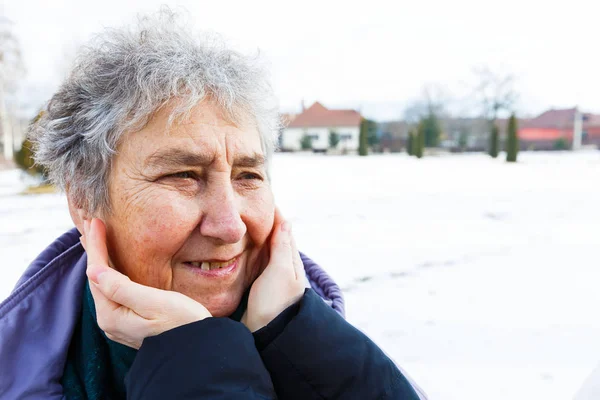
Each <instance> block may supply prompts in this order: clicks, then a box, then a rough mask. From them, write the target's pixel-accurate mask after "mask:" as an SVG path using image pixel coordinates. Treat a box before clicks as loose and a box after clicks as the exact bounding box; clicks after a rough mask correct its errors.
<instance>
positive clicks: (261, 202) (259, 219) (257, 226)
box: [242, 188, 275, 247]
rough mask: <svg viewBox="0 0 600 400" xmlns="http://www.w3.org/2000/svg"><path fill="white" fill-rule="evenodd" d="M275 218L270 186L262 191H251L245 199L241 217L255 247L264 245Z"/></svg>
mask: <svg viewBox="0 0 600 400" xmlns="http://www.w3.org/2000/svg"><path fill="white" fill-rule="evenodd" d="M274 218H275V203H274V200H273V193H272V192H271V190H270V188H269V189H268V190H267V189H265V190H264V191H262V193H258V192H257V193H253V195H252V196H250V197H249V198H248V199H247V201H246V207H245V209H244V210H243V212H242V219H244V222H245V224H246V227H247V228H248V234H249V236H250V240H251V241H252V243H253V244H254V246H256V247H262V246H264V244H265V242H266V241H267V239H268V237H269V235H270V233H271V229H272V228H273V219H274Z"/></svg>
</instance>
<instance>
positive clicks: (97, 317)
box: [0, 12, 420, 399]
mask: <svg viewBox="0 0 600 400" xmlns="http://www.w3.org/2000/svg"><path fill="white" fill-rule="evenodd" d="M275 104H276V103H275V101H274V99H273V94H272V91H271V87H270V85H269V83H268V80H267V78H266V74H265V72H264V70H263V69H262V67H261V66H260V65H259V64H258V63H257V59H256V58H253V57H245V56H243V55H241V54H239V53H237V52H235V51H233V50H231V49H229V48H227V47H226V46H225V45H224V44H223V43H222V42H221V41H220V40H219V39H218V38H215V37H212V36H203V37H200V38H197V37H194V36H192V35H191V34H188V33H187V31H186V30H185V29H184V28H183V27H181V26H179V25H178V24H177V23H176V20H175V19H174V17H173V16H172V15H170V14H169V13H168V12H167V13H165V12H163V13H162V14H161V15H160V16H159V17H158V18H146V19H141V20H140V22H139V24H138V25H137V27H136V28H135V29H121V30H108V31H106V32H105V33H103V34H102V35H100V36H98V37H96V38H95V39H94V41H92V43H91V44H90V45H89V46H88V47H86V48H85V49H84V50H83V51H82V53H81V54H80V56H79V58H78V60H77V63H76V65H75V67H74V69H73V71H72V73H71V74H70V76H69V77H68V79H67V80H66V82H64V83H63V85H62V86H61V87H60V89H59V90H58V92H57V93H56V94H55V95H54V97H53V98H52V99H51V101H50V102H49V104H48V106H47V110H46V111H45V112H44V114H43V117H42V118H41V119H40V120H39V122H38V123H37V124H36V125H35V126H34V127H33V130H32V137H33V139H34V140H35V143H36V152H37V155H36V156H37V162H38V163H39V164H41V165H43V166H45V167H46V168H47V170H48V172H49V174H50V176H51V178H52V179H53V181H54V182H55V183H56V184H57V185H58V186H59V187H61V188H63V189H64V190H65V192H66V194H67V199H68V205H69V210H70V214H71V217H72V219H73V222H74V224H75V226H76V228H74V229H73V230H71V231H69V232H66V233H65V234H64V235H62V236H61V237H60V238H58V239H57V240H56V241H55V242H54V243H52V244H51V245H50V246H49V247H48V248H47V249H46V250H45V251H44V252H43V253H42V254H41V255H40V256H38V258H37V259H36V260H35V261H34V262H33V263H32V264H31V266H30V267H29V268H28V269H27V271H26V272H25V274H24V276H23V277H22V278H21V280H20V281H19V283H18V284H17V287H16V289H15V290H14V292H13V293H12V294H11V296H10V297H9V298H8V299H7V300H6V301H5V302H3V303H2V304H1V305H0V360H1V364H2V373H1V374H0V398H2V399H65V398H66V399H125V398H127V399H179V398H182V399H183V398H185V399H192V398H193V399H275V398H278V399H313V398H314V399H325V398H326V399H384V398H385V399H418V398H419V397H418V396H420V394H419V395H417V393H416V392H418V389H416V388H415V387H414V386H413V385H412V384H411V383H410V382H409V381H408V380H407V378H406V377H405V376H404V375H403V374H402V373H401V372H400V370H399V369H397V367H396V366H395V365H394V364H393V362H392V361H391V360H390V359H389V358H387V357H386V356H385V354H384V353H383V352H382V351H381V350H380V349H379V348H377V346H376V345H375V344H374V343H373V342H372V341H370V340H369V339H368V338H367V337H366V336H364V335H363V334H362V333H361V332H359V331H358V330H356V329H355V328H353V327H352V326H351V325H349V324H348V323H347V322H346V321H345V320H344V319H343V317H342V315H341V314H342V312H343V303H342V299H341V296H340V292H339V289H338V287H337V286H336V285H335V284H334V283H333V282H332V280H331V279H330V278H329V277H327V275H326V274H325V273H324V272H323V271H322V270H321V269H320V268H319V267H318V266H317V265H316V264H315V263H313V262H312V261H311V260H310V259H308V258H306V257H304V256H303V255H302V256H301V255H300V253H298V251H297V249H296V245H295V243H294V240H293V237H292V233H291V229H290V224H289V223H288V222H286V221H285V219H284V218H283V216H282V215H281V214H280V213H279V212H278V211H277V209H276V207H275V202H274V199H273V194H272V191H271V187H270V183H269V163H270V159H271V155H272V153H273V147H274V139H273V138H274V133H275V132H276V129H277V127H278V115H277V109H276V107H275Z"/></svg>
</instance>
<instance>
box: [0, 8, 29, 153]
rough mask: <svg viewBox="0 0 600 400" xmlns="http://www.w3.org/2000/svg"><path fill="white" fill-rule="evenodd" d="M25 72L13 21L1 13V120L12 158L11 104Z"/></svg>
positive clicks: (5, 147) (5, 145) (6, 150)
mask: <svg viewBox="0 0 600 400" xmlns="http://www.w3.org/2000/svg"><path fill="white" fill-rule="evenodd" d="M24 74H25V68H24V64H23V58H22V55H21V49H20V46H19V41H18V40H17V38H16V36H15V35H14V34H13V32H12V22H11V21H10V20H9V19H8V18H6V17H4V16H3V15H0V120H1V123H2V134H3V139H4V140H3V144H4V157H5V158H6V159H9V160H10V159H12V156H13V154H12V153H13V146H14V145H13V140H12V127H11V123H10V120H11V116H10V115H11V113H10V112H9V110H10V108H11V107H10V105H14V99H13V97H14V94H15V92H16V90H17V84H18V81H19V80H20V79H21V78H22V77H23V75H24Z"/></svg>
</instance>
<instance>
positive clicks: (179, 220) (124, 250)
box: [109, 193, 199, 288]
mask: <svg viewBox="0 0 600 400" xmlns="http://www.w3.org/2000/svg"><path fill="white" fill-rule="evenodd" d="M189 203H191V202H190V201H189V200H185V199H181V198H178V197H177V196H173V195H170V193H163V194H160V195H156V196H151V197H147V198H146V199H144V201H142V202H131V203H129V204H128V206H127V207H126V209H125V208H123V210H122V211H123V212H121V213H119V210H118V209H117V210H115V215H114V218H111V220H110V222H109V225H110V228H109V231H110V244H111V246H110V247H111V248H112V249H113V250H114V251H113V252H111V253H112V254H111V259H114V260H115V261H116V267H117V268H118V269H119V270H121V271H122V272H124V273H125V274H126V275H128V276H129V277H130V278H131V279H132V280H134V281H136V282H139V283H144V284H147V285H150V286H155V287H162V288H166V287H165V286H168V283H167V281H169V280H170V276H171V268H170V267H171V260H172V258H173V256H174V255H175V254H176V253H177V251H178V250H179V249H180V248H181V246H182V245H183V244H184V243H185V241H186V239H187V238H188V237H189V235H190V233H191V231H192V230H193V229H194V228H195V223H196V221H197V218H196V215H194V214H199V211H198V210H196V209H195V208H194V207H193V204H189ZM196 208H197V207H196Z"/></svg>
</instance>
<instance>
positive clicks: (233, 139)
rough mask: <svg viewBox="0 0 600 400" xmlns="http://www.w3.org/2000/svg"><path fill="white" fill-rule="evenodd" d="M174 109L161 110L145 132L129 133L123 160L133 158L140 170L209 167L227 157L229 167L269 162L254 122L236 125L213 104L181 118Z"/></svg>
mask: <svg viewBox="0 0 600 400" xmlns="http://www.w3.org/2000/svg"><path fill="white" fill-rule="evenodd" d="M173 107H174V106H165V107H163V108H161V109H160V110H158V111H157V112H156V113H155V114H154V115H153V116H152V118H151V119H150V120H149V121H148V123H147V124H146V126H144V128H143V129H141V130H139V131H137V132H131V133H130V134H128V135H127V137H126V138H125V140H124V141H123V146H120V148H119V153H120V157H125V156H127V157H131V158H132V159H135V160H136V164H138V165H139V166H140V167H142V166H143V167H149V166H152V165H158V166H161V165H174V164H187V165H202V166H205V165H210V164H211V163H214V162H215V161H216V160H217V159H220V158H223V157H224V158H225V159H226V161H227V162H228V163H229V164H234V163H235V164H238V165H253V166H256V167H258V166H262V165H264V164H265V163H266V155H265V154H264V146H263V145H262V141H261V136H260V133H259V131H258V129H257V127H256V124H254V123H252V122H251V121H250V120H248V119H245V120H244V119H242V120H241V121H240V122H233V121H231V119H230V118H228V116H227V115H226V114H225V113H224V112H223V111H222V110H221V109H220V108H219V107H218V106H217V105H216V104H214V103H213V102H209V101H206V102H205V101H203V102H201V103H199V104H198V105H196V106H195V107H194V108H192V109H191V110H189V112H188V113H186V114H185V115H181V116H178V117H177V118H173V115H174V114H173V113H174V111H173Z"/></svg>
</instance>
